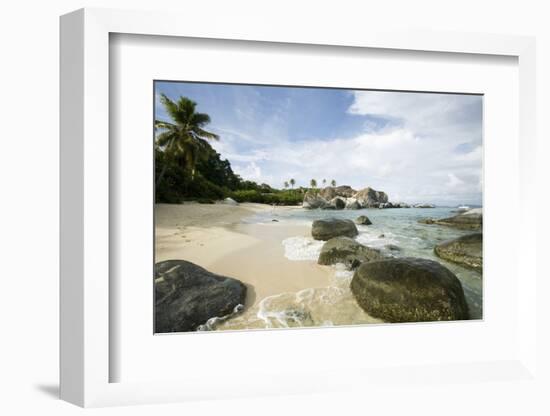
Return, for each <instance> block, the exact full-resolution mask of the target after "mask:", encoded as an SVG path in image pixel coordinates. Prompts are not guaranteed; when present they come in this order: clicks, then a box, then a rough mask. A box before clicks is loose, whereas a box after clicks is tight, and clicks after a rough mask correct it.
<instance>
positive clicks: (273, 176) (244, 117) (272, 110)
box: [155, 81, 483, 206]
mask: <svg viewBox="0 0 550 416" xmlns="http://www.w3.org/2000/svg"><path fill="white" fill-rule="evenodd" d="M161 93H164V94H166V95H167V96H168V97H169V98H171V99H173V100H177V99H178V98H179V97H180V96H185V97H188V98H190V99H192V100H193V101H195V102H197V111H199V112H203V113H207V114H209V115H210V118H211V123H210V124H209V125H208V126H206V127H205V129H206V130H209V131H212V132H215V133H217V134H218V135H219V136H220V140H219V141H218V142H211V144H212V146H213V147H214V148H215V149H216V150H217V151H218V152H219V153H220V154H221V157H222V158H223V159H228V160H229V162H230V163H231V166H232V168H233V171H234V172H235V173H237V174H238V175H240V176H241V177H242V178H244V179H248V180H252V181H256V182H258V183H267V184H269V185H271V186H272V187H275V188H283V184H284V182H285V181H288V180H289V179H290V178H293V179H295V180H296V186H309V182H310V180H311V179H315V180H316V181H317V183H318V184H319V185H322V180H323V179H326V181H327V184H328V183H329V182H330V181H331V180H333V179H334V180H335V181H336V183H337V184H338V185H350V186H352V187H353V188H355V189H362V188H366V187H367V186H370V187H372V188H374V189H376V190H381V191H384V192H386V193H387V194H388V196H389V200H390V201H392V202H407V203H419V202H426V203H435V204H438V205H449V206H455V205H461V204H470V205H473V204H479V205H481V203H482V180H483V179H482V158H483V152H482V100H483V98H482V96H479V95H462V94H433V93H415V92H393V91H367V90H350V89H328V88H300V87H278V86H276V87H272V86H258V85H232V84H205V83H188V82H160V81H157V82H155V117H156V119H159V120H165V121H168V120H169V117H168V115H167V113H166V111H165V110H164V108H163V106H162V104H161V103H160V94H161Z"/></svg>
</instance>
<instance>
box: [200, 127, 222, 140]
mask: <svg viewBox="0 0 550 416" xmlns="http://www.w3.org/2000/svg"><path fill="white" fill-rule="evenodd" d="M193 133H194V134H195V136H196V137H199V138H203V139H209V140H219V139H220V136H218V135H217V134H215V133H211V132H209V131H206V130H203V129H201V128H200V127H195V128H194V129H193Z"/></svg>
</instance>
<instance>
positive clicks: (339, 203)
mask: <svg viewBox="0 0 550 416" xmlns="http://www.w3.org/2000/svg"><path fill="white" fill-rule="evenodd" d="M328 205H329V206H330V207H333V208H334V209H344V208H345V207H346V201H344V200H343V199H342V198H340V197H336V198H333V199H331V200H330V201H329V203H328Z"/></svg>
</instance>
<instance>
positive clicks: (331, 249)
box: [317, 237, 383, 270]
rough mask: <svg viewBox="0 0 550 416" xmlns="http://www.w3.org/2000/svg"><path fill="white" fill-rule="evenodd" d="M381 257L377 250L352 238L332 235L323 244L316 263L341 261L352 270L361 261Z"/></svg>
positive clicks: (326, 263) (325, 263) (328, 263)
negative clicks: (332, 236)
mask: <svg viewBox="0 0 550 416" xmlns="http://www.w3.org/2000/svg"><path fill="white" fill-rule="evenodd" d="M382 258H383V256H382V255H381V254H380V251H379V250H376V249H374V248H370V247H366V246H364V245H363V244H360V243H358V242H357V241H355V240H354V239H352V238H349V237H334V238H331V239H330V240H328V241H327V242H326V243H325V244H324V245H323V248H322V249H321V254H320V255H319V260H318V261H317V263H319V264H324V265H330V264H336V263H342V264H344V265H345V266H346V268H348V269H349V270H352V269H356V268H357V267H359V265H360V264H361V263H364V262H368V261H373V260H380V259H382Z"/></svg>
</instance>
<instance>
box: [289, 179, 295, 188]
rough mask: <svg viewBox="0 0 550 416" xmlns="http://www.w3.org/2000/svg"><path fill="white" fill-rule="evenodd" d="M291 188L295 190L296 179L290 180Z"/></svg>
mask: <svg viewBox="0 0 550 416" xmlns="http://www.w3.org/2000/svg"><path fill="white" fill-rule="evenodd" d="M289 182H290V186H291V187H292V188H293V189H294V185H295V184H296V181H295V180H294V179H290V181H289Z"/></svg>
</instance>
